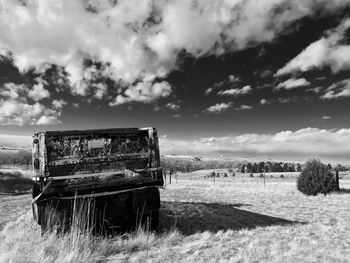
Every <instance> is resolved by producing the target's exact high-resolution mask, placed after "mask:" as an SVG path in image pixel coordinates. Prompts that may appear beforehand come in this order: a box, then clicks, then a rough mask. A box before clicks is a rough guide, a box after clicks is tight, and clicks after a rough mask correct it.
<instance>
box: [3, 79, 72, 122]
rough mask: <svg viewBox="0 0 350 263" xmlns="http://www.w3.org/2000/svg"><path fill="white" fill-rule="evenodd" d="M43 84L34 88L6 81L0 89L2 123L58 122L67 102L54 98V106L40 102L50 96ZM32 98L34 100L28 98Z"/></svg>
mask: <svg viewBox="0 0 350 263" xmlns="http://www.w3.org/2000/svg"><path fill="white" fill-rule="evenodd" d="M45 91H47V90H45V89H44V88H43V86H42V85H40V83H39V84H37V85H34V86H33V88H32V89H30V88H28V87H26V86H25V85H23V84H14V83H5V84H4V85H3V87H2V88H1V90H0V125H19V126H21V125H25V124H31V125H51V124H58V123H60V121H59V120H58V117H59V116H60V115H61V112H62V108H63V106H64V105H65V102H63V101H59V100H54V101H53V102H52V104H53V107H52V108H51V107H48V106H45V105H44V104H42V103H39V102H38V101H39V100H42V99H44V98H47V97H48V96H50V94H49V93H48V92H45ZM28 98H30V99H32V102H31V101H29V100H28Z"/></svg>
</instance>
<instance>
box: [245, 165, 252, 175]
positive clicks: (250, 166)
mask: <svg viewBox="0 0 350 263" xmlns="http://www.w3.org/2000/svg"><path fill="white" fill-rule="evenodd" d="M246 171H247V173H251V171H252V164H251V163H247V165H246Z"/></svg>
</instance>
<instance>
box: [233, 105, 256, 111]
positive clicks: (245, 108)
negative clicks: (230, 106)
mask: <svg viewBox="0 0 350 263" xmlns="http://www.w3.org/2000/svg"><path fill="white" fill-rule="evenodd" d="M252 108H253V106H249V105H241V106H239V107H238V108H236V110H251V109H252Z"/></svg>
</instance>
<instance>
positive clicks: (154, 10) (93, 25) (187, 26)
mask: <svg viewBox="0 0 350 263" xmlns="http://www.w3.org/2000/svg"><path fill="white" fill-rule="evenodd" d="M349 5H350V4H349V3H348V1H339V0H295V1H287V0H272V1H255V0H248V1H244V0H234V1H209V0H203V1H165V0H160V1H152V0H148V1H138V0H131V1H130V0H122V1H108V0H99V1H97V0H90V1H68V0H66V1H59V2H58V1H55V0H47V1H40V0H32V1H2V2H1V3H0V10H1V11H0V32H1V36H0V53H1V54H2V55H4V56H8V57H10V58H11V59H12V60H13V62H14V64H15V66H16V67H17V68H18V69H19V70H20V71H21V72H24V71H27V70H28V69H31V68H33V69H34V70H35V72H36V73H42V72H45V70H47V69H48V68H49V67H50V65H52V64H53V65H57V66H58V67H62V68H63V69H64V70H65V71H66V72H67V73H68V75H67V77H68V80H69V82H70V87H71V92H72V93H73V94H74V95H82V96H85V95H86V94H87V93H88V91H89V87H90V86H91V85H90V84H91V83H94V82H95V81H97V80H98V78H100V77H103V78H110V79H112V80H114V81H115V82H117V83H118V84H119V85H116V86H118V87H119V86H123V87H130V86H131V87H132V89H133V90H135V86H134V84H135V82H137V81H139V80H140V79H143V76H144V74H152V75H155V76H156V77H157V78H158V79H162V78H164V77H165V76H166V75H167V74H168V73H169V72H170V71H171V70H173V69H175V68H176V67H177V65H176V61H177V55H178V54H179V52H180V51H186V52H187V53H190V54H191V55H193V56H195V57H200V56H207V55H217V56H219V55H222V54H225V53H227V52H232V51H234V50H241V49H245V48H247V47H250V46H252V45H256V44H257V43H261V42H269V41H272V40H273V39H274V38H276V36H278V35H279V34H280V33H281V32H282V31H283V30H284V29H285V28H286V27H288V26H289V25H290V24H291V23H292V22H294V21H297V20H299V19H301V18H304V17H314V16H319V15H324V14H325V13H331V12H332V13H334V12H336V11H338V10H339V9H342V8H344V7H345V6H349ZM135 7H137V8H135ZM321 7H322V8H321ZM320 10H322V11H321V12H320ZM199 32H200V33H199ZM193 36H195V37H193ZM341 52H345V50H343V51H339V54H340V53H341ZM86 59H88V60H91V61H93V62H97V63H100V64H101V65H102V66H101V67H100V68H98V69H97V68H94V66H87V65H86V64H85V61H86ZM145 86H146V89H147V86H148V85H147V84H145ZM96 91H97V92H96V96H95V98H97V99H99V98H101V97H103V96H104V89H103V88H102V89H97V90H96ZM130 92H131V93H132V92H133V91H130ZM132 100H133V98H132V97H127V96H124V95H121V97H119V99H117V101H115V102H113V103H112V105H114V104H120V103H122V102H125V103H126V102H129V101H132ZM136 101H140V102H149V99H141V100H136Z"/></svg>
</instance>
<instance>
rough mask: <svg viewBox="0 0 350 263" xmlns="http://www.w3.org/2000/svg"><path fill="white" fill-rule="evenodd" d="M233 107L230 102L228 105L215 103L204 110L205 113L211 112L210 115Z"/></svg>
mask: <svg viewBox="0 0 350 263" xmlns="http://www.w3.org/2000/svg"><path fill="white" fill-rule="evenodd" d="M232 105H233V103H232V102H229V103H224V102H222V103H217V104H215V105H213V106H210V107H209V108H207V109H206V111H207V112H211V113H220V112H223V111H226V110H227V109H229V108H231V107H232Z"/></svg>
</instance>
